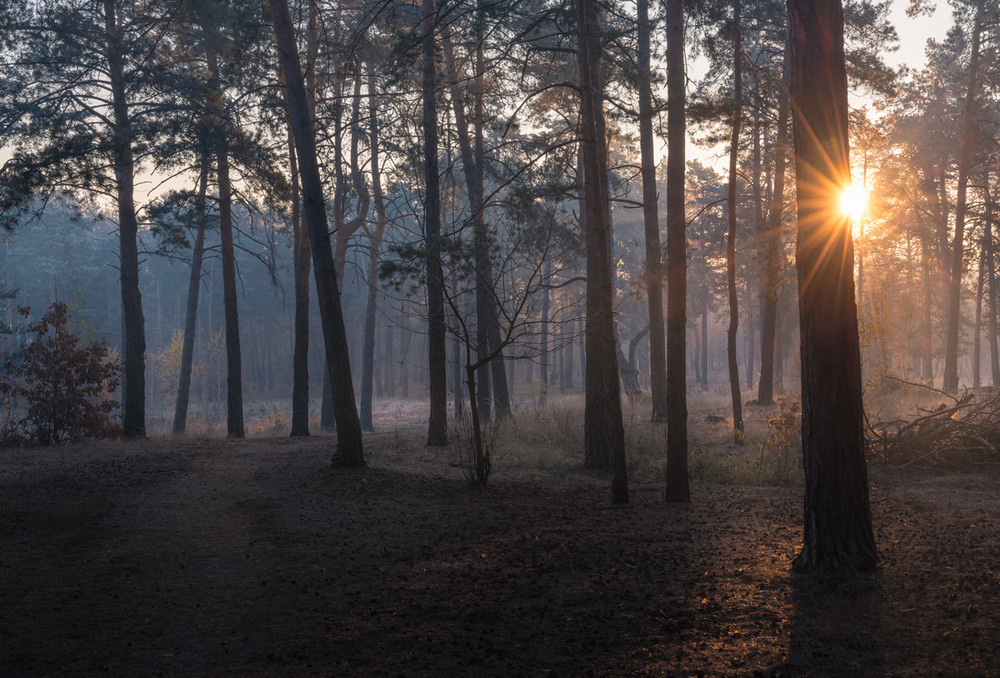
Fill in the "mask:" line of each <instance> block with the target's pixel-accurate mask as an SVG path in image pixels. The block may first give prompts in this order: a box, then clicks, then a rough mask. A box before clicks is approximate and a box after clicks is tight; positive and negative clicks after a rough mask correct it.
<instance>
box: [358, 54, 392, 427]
mask: <svg viewBox="0 0 1000 678" xmlns="http://www.w3.org/2000/svg"><path fill="white" fill-rule="evenodd" d="M369 68H370V72H369V74H368V97H369V99H368V107H369V119H368V134H369V140H370V141H369V143H370V144H371V156H372V158H371V162H372V196H373V198H374V202H375V231H374V232H372V234H371V236H370V237H369V239H368V296H367V298H366V300H365V338H364V346H363V347H362V350H361V353H362V357H361V428H362V429H363V430H365V431H374V430H375V423H374V421H373V419H372V382H373V380H374V375H375V318H376V312H377V310H378V256H379V251H380V250H381V249H382V238H383V237H384V236H385V227H386V224H387V223H388V218H387V217H386V212H385V198H384V197H383V195H382V168H381V167H380V166H379V147H378V145H379V134H378V104H377V101H376V94H375V89H376V88H375V85H376V83H377V77H376V75H375V70H374V66H373V65H369Z"/></svg>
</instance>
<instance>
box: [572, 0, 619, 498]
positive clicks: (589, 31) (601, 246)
mask: <svg viewBox="0 0 1000 678" xmlns="http://www.w3.org/2000/svg"><path fill="white" fill-rule="evenodd" d="M576 9H577V31H578V33H577V36H578V37H577V40H578V44H577V54H578V57H577V61H578V64H579V69H580V120H581V127H582V130H581V131H582V135H581V137H582V138H581V142H580V148H581V150H582V152H583V158H582V161H583V176H584V205H585V214H584V223H585V225H586V232H585V233H586V234H585V240H586V250H587V325H586V346H587V358H586V360H587V372H586V385H587V386H586V403H585V407H584V454H585V458H586V463H587V465H588V466H591V467H597V468H608V467H610V468H612V469H613V470H614V479H613V481H612V484H611V501H612V503H616V504H623V503H628V478H627V476H626V473H625V428H624V425H623V422H622V409H621V387H620V385H619V381H618V355H617V344H616V341H615V340H616V337H615V328H614V272H613V269H612V263H611V207H610V204H609V191H608V166H607V158H608V153H607V128H606V124H605V119H604V111H603V95H602V91H601V58H600V55H601V40H600V35H599V19H598V9H597V4H596V2H595V1H594V0H577V2H576Z"/></svg>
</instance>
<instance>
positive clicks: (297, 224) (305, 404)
mask: <svg viewBox="0 0 1000 678" xmlns="http://www.w3.org/2000/svg"><path fill="white" fill-rule="evenodd" d="M317 24H318V17H317V8H316V3H315V2H310V3H309V19H308V23H307V24H306V73H307V75H306V83H305V84H306V103H307V105H308V107H309V119H310V120H311V121H312V124H315V120H316V89H317V84H316V68H315V64H316V60H317V58H318V55H319V40H318V29H317ZM281 81H282V83H284V77H282V78H281ZM288 156H289V159H290V160H291V164H292V166H291V173H292V257H293V260H294V261H293V262H292V269H293V275H294V286H295V339H294V347H293V349H292V428H291V431H290V434H291V435H292V436H308V435H309V273H310V271H309V269H310V259H311V258H312V247H311V246H310V243H309V225H308V224H307V223H306V220H305V215H304V214H302V199H301V195H300V193H299V170H298V165H297V160H296V157H295V135H294V134H293V130H292V127H291V115H290V114H289V124H288Z"/></svg>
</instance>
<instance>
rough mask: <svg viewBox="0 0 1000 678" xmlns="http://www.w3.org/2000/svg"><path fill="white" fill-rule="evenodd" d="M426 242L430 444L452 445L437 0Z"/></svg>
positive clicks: (431, 18) (430, 2)
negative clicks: (443, 256)
mask: <svg viewBox="0 0 1000 678" xmlns="http://www.w3.org/2000/svg"><path fill="white" fill-rule="evenodd" d="M423 10H424V17H423V123H424V181H425V195H424V242H425V246H426V248H427V367H428V370H429V374H428V376H429V379H430V383H429V386H430V389H429V390H430V416H429V418H428V422H427V444H428V445H429V446H433V447H444V446H446V445H447V444H448V374H447V369H448V353H447V346H446V337H445V334H446V329H447V328H446V325H445V320H444V271H443V267H442V265H441V190H440V178H439V176H438V157H437V156H438V127H437V91H436V90H437V67H436V64H435V60H434V26H435V23H436V2H435V0H423Z"/></svg>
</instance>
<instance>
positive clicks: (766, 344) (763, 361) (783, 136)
mask: <svg viewBox="0 0 1000 678" xmlns="http://www.w3.org/2000/svg"><path fill="white" fill-rule="evenodd" d="M787 87H788V45H787V43H786V46H785V57H784V60H783V63H782V67H781V86H780V87H779V92H778V130H777V138H776V139H775V142H774V190H773V191H772V193H771V209H770V210H769V211H768V220H767V226H766V230H765V232H764V271H763V278H762V281H761V291H760V382H758V384H757V402H758V403H760V404H761V405H771V404H773V403H774V343H775V340H776V338H777V327H778V288H779V285H780V284H781V271H780V262H779V255H778V249H779V247H780V246H781V222H782V214H783V212H784V208H785V158H786V154H787V146H788V92H787Z"/></svg>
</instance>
